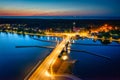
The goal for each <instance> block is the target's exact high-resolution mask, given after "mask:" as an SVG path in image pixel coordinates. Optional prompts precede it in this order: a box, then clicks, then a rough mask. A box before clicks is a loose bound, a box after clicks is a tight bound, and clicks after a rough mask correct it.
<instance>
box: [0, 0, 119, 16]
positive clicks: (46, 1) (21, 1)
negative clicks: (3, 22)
mask: <svg viewBox="0 0 120 80" xmlns="http://www.w3.org/2000/svg"><path fill="white" fill-rule="evenodd" d="M0 16H111V17H120V0H0Z"/></svg>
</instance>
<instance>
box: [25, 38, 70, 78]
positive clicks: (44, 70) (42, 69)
mask: <svg viewBox="0 0 120 80" xmlns="http://www.w3.org/2000/svg"><path fill="white" fill-rule="evenodd" d="M70 38H71V36H66V37H65V38H64V39H63V40H62V41H61V43H60V44H59V45H57V46H56V47H55V48H54V50H53V51H52V52H51V53H50V55H48V56H47V57H46V58H45V59H44V61H43V62H42V63H41V64H40V65H39V66H38V68H37V69H36V70H35V71H34V72H33V73H32V74H31V75H30V76H27V77H26V78H25V80H27V79H28V80H50V79H51V77H52V75H50V76H49V72H48V69H49V68H50V66H51V65H52V64H53V63H54V62H55V61H56V59H57V58H58V56H59V54H60V53H61V51H62V50H63V49H64V47H65V46H66V44H67V43H68V42H69V40H70Z"/></svg>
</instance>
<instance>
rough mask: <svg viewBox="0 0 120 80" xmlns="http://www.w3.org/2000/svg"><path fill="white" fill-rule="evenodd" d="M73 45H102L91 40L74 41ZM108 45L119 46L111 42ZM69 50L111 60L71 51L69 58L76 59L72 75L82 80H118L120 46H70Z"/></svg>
mask: <svg viewBox="0 0 120 80" xmlns="http://www.w3.org/2000/svg"><path fill="white" fill-rule="evenodd" d="M75 43H84V44H102V43H101V42H100V41H96V42H94V41H93V40H92V39H84V40H81V39H79V40H76V41H75ZM108 45H120V44H119V43H116V42H112V43H110V44H108ZM71 49H77V50H85V51H89V52H92V53H96V54H99V55H104V56H107V57H110V58H111V60H107V59H105V58H101V57H98V56H93V55H90V54H86V53H83V52H74V51H71V53H70V58H71V59H77V60H78V61H77V62H76V64H75V65H74V70H73V74H75V75H77V76H78V77H80V78H82V79H83V80H120V46H119V47H117V46H84V45H74V44H73V45H72V48H71Z"/></svg>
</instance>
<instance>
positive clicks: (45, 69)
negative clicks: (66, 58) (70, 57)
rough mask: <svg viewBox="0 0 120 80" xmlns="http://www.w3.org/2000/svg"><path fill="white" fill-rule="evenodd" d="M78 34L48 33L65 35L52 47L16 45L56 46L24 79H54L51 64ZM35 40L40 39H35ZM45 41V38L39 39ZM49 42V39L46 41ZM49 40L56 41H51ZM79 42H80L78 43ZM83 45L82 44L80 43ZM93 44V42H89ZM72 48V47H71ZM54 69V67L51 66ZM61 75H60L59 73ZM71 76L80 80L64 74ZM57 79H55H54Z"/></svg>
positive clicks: (50, 34)
mask: <svg viewBox="0 0 120 80" xmlns="http://www.w3.org/2000/svg"><path fill="white" fill-rule="evenodd" d="M76 35H78V34H75V33H48V34H47V36H59V37H63V40H62V41H61V42H60V43H59V44H58V45H57V46H56V47H50V46H16V47H18V48H19V47H38V48H54V49H53V51H52V52H51V53H50V54H49V55H48V56H47V57H46V58H45V59H44V60H43V61H42V62H38V64H37V67H36V66H35V69H34V70H33V71H31V72H30V74H28V75H27V76H26V77H25V79H24V80H51V79H54V76H56V75H53V72H52V70H51V71H49V70H50V68H51V66H52V65H53V64H54V63H55V61H56V60H57V58H58V56H59V55H60V53H61V52H62V51H63V50H64V49H65V48H66V45H67V44H68V43H69V41H70V40H71V38H72V37H74V36H76ZM33 39H34V40H39V39H35V38H33ZM39 41H43V40H39ZM45 42H48V41H45ZM49 42H53V43H54V42H56V41H49ZM77 44H78V43H77ZM80 45H82V44H80ZM83 45H88V44H83ZM89 45H92V44H89ZM97 46H99V45H97ZM71 50H72V49H71ZM72 51H77V52H85V53H87V54H90V55H94V56H98V57H102V58H106V59H109V57H106V56H103V55H97V54H94V53H90V52H86V51H82V50H72ZM51 69H52V68H51ZM57 76H60V75H57ZM62 76H66V77H69V78H71V80H80V79H78V78H75V76H73V77H70V76H69V75H62ZM54 80H55V79H54Z"/></svg>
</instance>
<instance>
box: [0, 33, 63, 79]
mask: <svg viewBox="0 0 120 80" xmlns="http://www.w3.org/2000/svg"><path fill="white" fill-rule="evenodd" d="M31 37H37V36H33V35H22V34H13V33H3V32H1V33H0V80H23V78H24V77H25V76H26V75H27V74H28V72H29V71H30V70H31V69H32V68H33V67H34V66H35V64H36V63H37V62H38V61H39V60H42V59H43V58H45V57H46V56H47V55H48V54H49V53H50V51H51V49H44V48H19V49H18V48H15V46H19V45H25V46H28V45H33V46H34V45H38V46H55V45H56V43H49V42H42V41H37V40H34V39H32V38H31ZM53 38H54V37H53ZM39 39H42V40H47V37H45V36H40V38H39ZM49 40H52V37H49ZM58 40H61V39H60V38H58ZM43 53H44V54H43Z"/></svg>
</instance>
